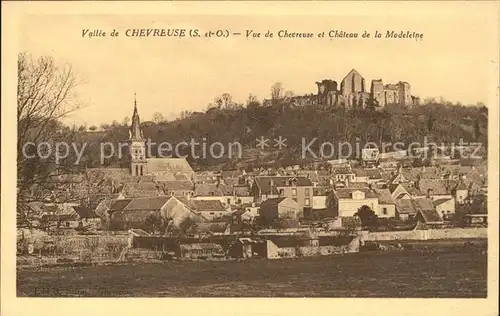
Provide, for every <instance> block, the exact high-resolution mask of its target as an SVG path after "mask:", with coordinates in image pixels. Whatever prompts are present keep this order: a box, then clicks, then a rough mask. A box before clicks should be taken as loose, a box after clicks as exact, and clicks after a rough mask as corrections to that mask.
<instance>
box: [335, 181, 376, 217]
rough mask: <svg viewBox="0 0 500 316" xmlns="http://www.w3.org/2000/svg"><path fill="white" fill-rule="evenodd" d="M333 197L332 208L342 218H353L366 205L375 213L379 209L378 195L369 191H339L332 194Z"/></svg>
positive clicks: (349, 189)
mask: <svg viewBox="0 0 500 316" xmlns="http://www.w3.org/2000/svg"><path fill="white" fill-rule="evenodd" d="M331 197H332V199H331V203H332V205H331V207H333V209H334V210H336V213H337V214H338V216H340V217H352V216H354V214H356V212H357V211H358V209H359V208H361V207H362V206H365V205H366V206H368V207H369V208H370V209H371V210H373V211H374V212H377V210H378V208H379V206H378V196H377V194H376V193H375V192H374V191H373V190H369V189H353V188H342V189H337V190H334V191H333V192H332V195H331Z"/></svg>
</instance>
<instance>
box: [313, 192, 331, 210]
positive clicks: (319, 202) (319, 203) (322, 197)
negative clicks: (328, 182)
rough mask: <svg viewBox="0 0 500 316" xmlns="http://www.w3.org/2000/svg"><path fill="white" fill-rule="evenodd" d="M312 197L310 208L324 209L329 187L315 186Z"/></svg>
mask: <svg viewBox="0 0 500 316" xmlns="http://www.w3.org/2000/svg"><path fill="white" fill-rule="evenodd" d="M313 193H314V194H313V197H312V201H313V203H312V209H315V210H324V209H326V208H327V199H328V195H329V193H330V192H329V189H327V188H324V187H317V188H315V189H314V192H313Z"/></svg>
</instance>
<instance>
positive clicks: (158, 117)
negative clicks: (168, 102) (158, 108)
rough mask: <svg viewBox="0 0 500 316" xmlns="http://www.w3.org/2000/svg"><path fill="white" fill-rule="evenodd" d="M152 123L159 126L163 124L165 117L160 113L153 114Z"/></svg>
mask: <svg viewBox="0 0 500 316" xmlns="http://www.w3.org/2000/svg"><path fill="white" fill-rule="evenodd" d="M153 122H155V124H160V123H164V122H165V117H164V116H163V114H161V113H160V112H155V113H153Z"/></svg>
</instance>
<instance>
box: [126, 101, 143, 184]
mask: <svg viewBox="0 0 500 316" xmlns="http://www.w3.org/2000/svg"><path fill="white" fill-rule="evenodd" d="M129 138H130V139H129V142H130V155H131V161H130V172H131V174H132V175H133V176H143V175H145V174H146V172H147V171H146V168H147V160H146V145H145V141H146V140H145V139H144V137H143V135H142V130H141V121H140V120H139V112H138V111H137V99H136V95H135V93H134V114H133V115H132V125H131V126H130V135H129Z"/></svg>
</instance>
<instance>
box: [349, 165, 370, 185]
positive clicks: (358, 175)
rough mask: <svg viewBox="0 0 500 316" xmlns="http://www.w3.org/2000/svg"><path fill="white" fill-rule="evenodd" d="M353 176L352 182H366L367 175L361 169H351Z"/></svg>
mask: <svg viewBox="0 0 500 316" xmlns="http://www.w3.org/2000/svg"><path fill="white" fill-rule="evenodd" d="M353 171H354V174H355V175H356V176H355V177H354V179H353V180H352V182H366V183H367V182H368V173H367V172H366V170H365V169H363V168H356V169H353Z"/></svg>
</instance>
